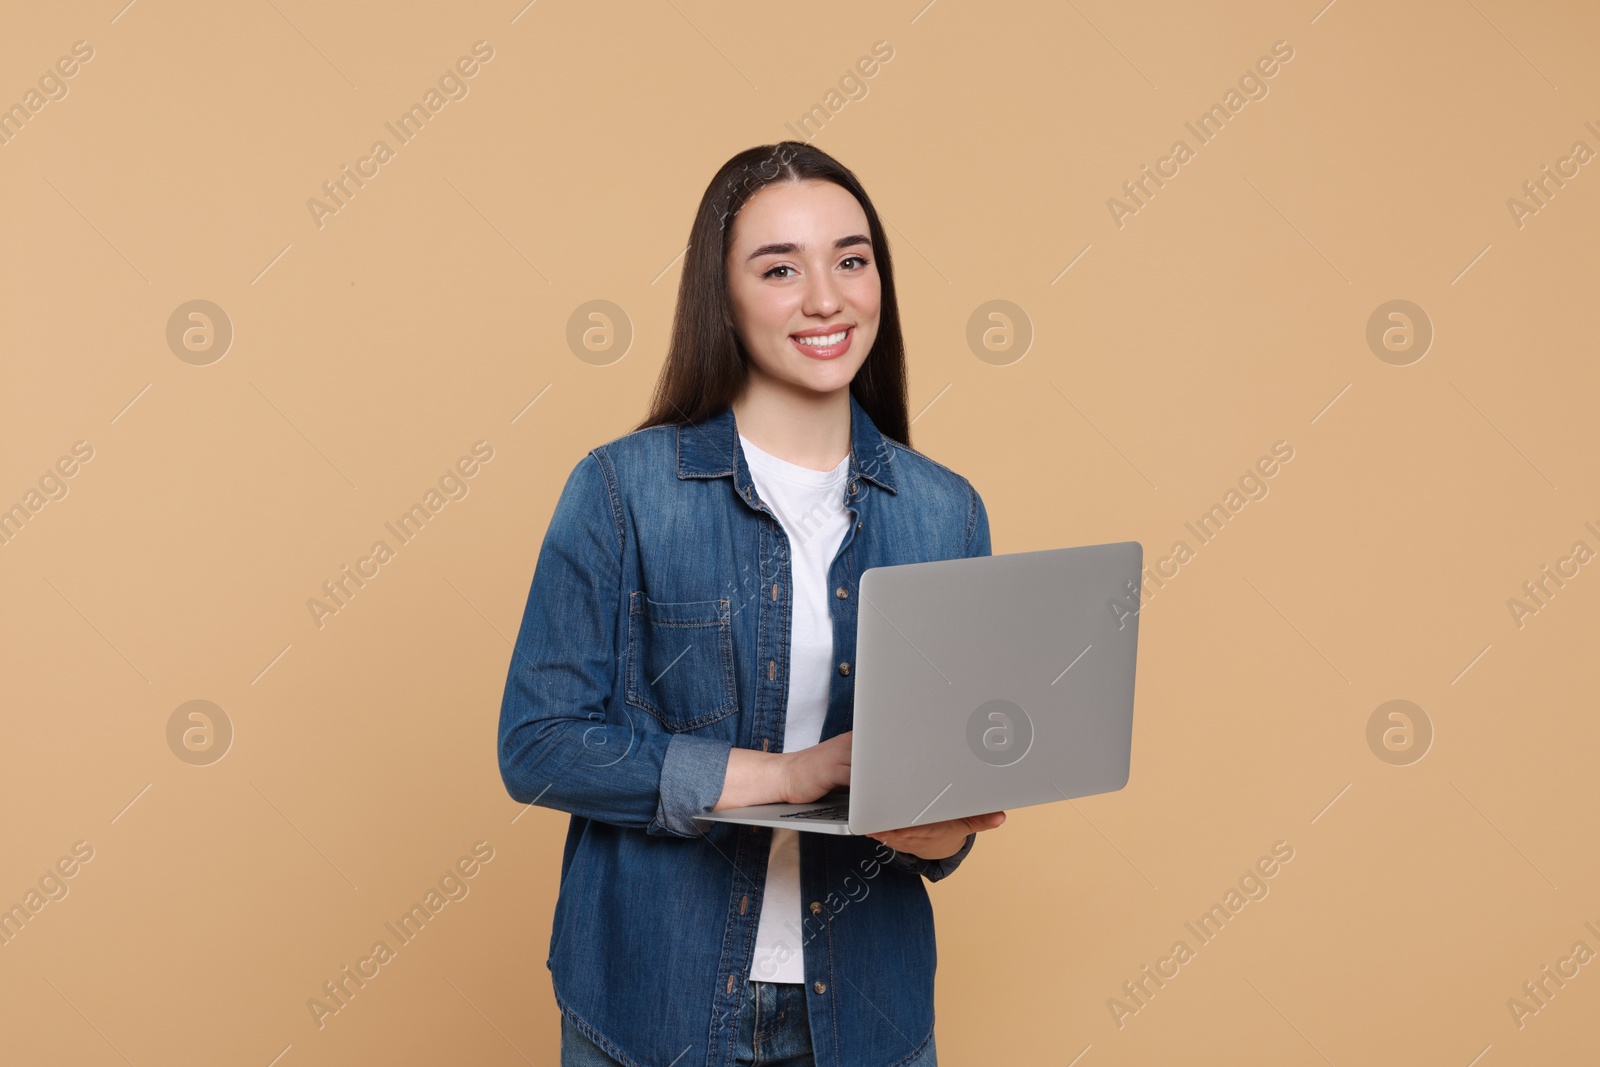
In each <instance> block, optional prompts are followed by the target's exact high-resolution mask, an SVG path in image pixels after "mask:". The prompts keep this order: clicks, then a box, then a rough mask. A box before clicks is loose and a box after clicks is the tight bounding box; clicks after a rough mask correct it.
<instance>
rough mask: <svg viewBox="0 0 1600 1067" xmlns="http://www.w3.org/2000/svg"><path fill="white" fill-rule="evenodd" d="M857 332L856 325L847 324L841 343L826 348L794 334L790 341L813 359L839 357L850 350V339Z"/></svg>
mask: <svg viewBox="0 0 1600 1067" xmlns="http://www.w3.org/2000/svg"><path fill="white" fill-rule="evenodd" d="M835 332H838V331H835ZM855 333H856V328H855V327H854V326H846V327H845V328H844V337H842V338H840V340H839V343H838V344H835V345H829V346H828V347H826V348H823V347H820V346H818V345H808V344H806V343H804V342H803V341H801V340H800V339H799V338H797V337H795V336H794V335H793V334H790V335H789V343H790V344H792V345H794V346H795V347H796V348H798V349H799V350H800V351H802V352H804V353H805V354H806V355H808V356H810V357H811V358H812V359H837V358H838V357H839V356H842V355H844V354H845V352H846V351H848V350H849V348H850V341H851V339H852V338H853V337H855Z"/></svg>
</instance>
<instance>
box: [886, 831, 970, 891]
mask: <svg viewBox="0 0 1600 1067" xmlns="http://www.w3.org/2000/svg"><path fill="white" fill-rule="evenodd" d="M977 839H978V833H977V831H976V830H974V831H973V832H972V833H970V834H968V835H967V840H966V842H965V843H963V844H962V846H961V849H960V851H958V852H956V853H955V854H954V855H951V856H946V857H945V858H944V859H942V860H925V859H923V858H922V857H921V856H913V855H911V854H910V853H908V852H896V853H895V854H894V858H893V859H892V860H890V861H889V862H890V863H893V864H894V865H896V866H897V867H904V868H905V869H906V870H908V871H911V872H913V873H916V874H920V875H922V876H923V877H924V878H926V879H927V880H928V881H930V882H937V881H938V880H939V879H941V878H944V877H946V876H948V875H950V874H951V873H953V872H954V871H955V869H956V868H957V867H959V866H960V865H961V861H962V860H964V859H966V858H967V853H969V852H971V851H972V845H973V843H974V842H975V841H977Z"/></svg>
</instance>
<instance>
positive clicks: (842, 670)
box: [839, 663, 850, 674]
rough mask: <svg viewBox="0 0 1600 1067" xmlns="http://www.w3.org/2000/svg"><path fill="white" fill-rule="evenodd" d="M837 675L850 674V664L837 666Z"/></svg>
mask: <svg viewBox="0 0 1600 1067" xmlns="http://www.w3.org/2000/svg"><path fill="white" fill-rule="evenodd" d="M839 673H840V674H849V673H850V664H848V663H841V664H839Z"/></svg>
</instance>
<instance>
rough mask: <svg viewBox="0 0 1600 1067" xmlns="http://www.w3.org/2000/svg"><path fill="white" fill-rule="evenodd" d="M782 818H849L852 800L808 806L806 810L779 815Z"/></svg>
mask: <svg viewBox="0 0 1600 1067" xmlns="http://www.w3.org/2000/svg"><path fill="white" fill-rule="evenodd" d="M778 817H779V818H780V819H848V818H849V817H850V802H849V801H845V802H844V803H843V804H829V805H828V806H827V807H822V808H807V809H806V810H805V811H791V812H789V814H787V815H780V816H778Z"/></svg>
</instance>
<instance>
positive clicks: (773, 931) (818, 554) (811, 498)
mask: <svg viewBox="0 0 1600 1067" xmlns="http://www.w3.org/2000/svg"><path fill="white" fill-rule="evenodd" d="M739 444H740V445H741V446H742V447H743V448H744V455H745V461H746V462H747V463H749V465H750V477H751V479H752V480H753V481H754V482H755V486H756V492H757V493H758V494H759V495H760V497H761V500H762V502H763V503H765V504H766V505H767V507H769V508H771V509H772V511H773V512H774V513H775V514H776V515H777V516H778V521H779V522H780V523H782V525H783V531H784V533H785V534H787V535H788V538H789V552H790V565H791V570H792V573H793V578H794V614H793V627H792V629H791V631H790V638H789V642H790V643H789V702H788V708H787V710H786V712H785V717H784V723H783V745H782V748H781V749H780V751H783V752H795V751H797V750H799V749H802V748H810V747H811V746H812V745H814V744H816V743H817V742H818V741H819V740H821V738H822V722H823V718H824V717H825V716H826V715H827V712H828V685H829V683H830V681H831V680H832V678H833V673H832V667H833V618H832V615H831V613H830V608H829V602H830V599H831V595H832V590H831V589H829V588H828V568H829V566H830V565H832V563H833V557H834V555H835V554H836V553H837V552H838V551H839V545H840V544H841V543H842V542H843V541H844V535H845V531H846V530H847V529H848V528H849V526H850V512H849V511H848V510H847V509H846V508H845V503H844V492H843V487H844V481H845V478H846V476H847V475H848V474H849V466H850V457H849V456H848V455H847V456H845V457H844V459H841V460H840V461H839V465H838V466H837V467H835V468H833V470H831V471H817V470H812V469H810V468H809V467H801V466H799V465H797V464H794V463H790V462H788V461H787V460H782V459H779V458H778V457H777V456H774V455H772V454H771V453H769V452H763V451H762V450H761V449H759V448H757V447H756V446H755V445H753V444H751V443H750V442H749V440H747V439H746V438H745V436H744V434H740V435H739ZM802 832H803V831H800V830H773V831H772V850H771V853H770V854H769V856H768V859H767V881H766V890H765V892H764V893H763V895H762V903H761V918H760V921H759V922H758V923H757V925H756V948H755V955H754V957H753V959H752V961H751V964H750V979H751V980H752V981H756V982H804V981H805V977H806V976H805V967H804V964H805V957H804V955H803V952H802V948H803V945H804V943H805V934H804V927H803V925H802V922H801V907H802V901H801V900H800V834H801V833H802Z"/></svg>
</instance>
